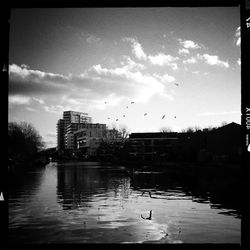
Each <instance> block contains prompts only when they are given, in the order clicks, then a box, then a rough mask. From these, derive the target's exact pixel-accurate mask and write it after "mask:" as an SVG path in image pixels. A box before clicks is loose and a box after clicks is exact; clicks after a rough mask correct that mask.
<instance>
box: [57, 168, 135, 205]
mask: <svg viewBox="0 0 250 250" xmlns="http://www.w3.org/2000/svg"><path fill="white" fill-rule="evenodd" d="M94 166H95V167H94V168H92V167H90V164H89V163H86V165H83V164H82V163H81V165H79V166H77V165H71V167H67V166H63V165H61V166H60V168H58V170H57V198H58V203H59V204H61V205H62V207H63V209H74V208H79V206H83V207H92V206H95V204H96V203H95V202H96V194H100V193H102V194H103V195H106V196H107V197H110V196H111V195H113V197H121V199H124V198H128V197H129V194H130V178H129V177H128V176H127V175H121V174H120V172H118V173H117V174H114V171H112V170H110V169H108V168H107V169H106V171H103V166H102V167H101V168H98V165H94ZM113 197H111V199H112V200H113ZM93 200H94V201H95V202H92V201H93ZM95 208H96V207H95Z"/></svg>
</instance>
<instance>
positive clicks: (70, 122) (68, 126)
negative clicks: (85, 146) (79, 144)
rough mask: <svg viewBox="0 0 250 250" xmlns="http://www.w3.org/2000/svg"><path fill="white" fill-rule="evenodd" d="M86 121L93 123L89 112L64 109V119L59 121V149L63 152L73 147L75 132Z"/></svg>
mask: <svg viewBox="0 0 250 250" xmlns="http://www.w3.org/2000/svg"><path fill="white" fill-rule="evenodd" d="M86 123H92V118H91V117H89V116H88V114H87V113H83V112H76V111H64V112H63V119H59V120H58V122H57V150H58V151H59V152H63V151H65V150H68V149H71V148H72V146H73V144H74V139H73V132H74V131H76V130H77V129H79V128H81V125H82V124H86Z"/></svg>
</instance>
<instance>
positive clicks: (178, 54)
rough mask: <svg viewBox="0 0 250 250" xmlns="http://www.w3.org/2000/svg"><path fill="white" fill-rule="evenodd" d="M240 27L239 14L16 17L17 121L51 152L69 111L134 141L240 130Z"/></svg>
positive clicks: (12, 57) (62, 12)
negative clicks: (195, 129) (142, 136)
mask: <svg viewBox="0 0 250 250" xmlns="http://www.w3.org/2000/svg"><path fill="white" fill-rule="evenodd" d="M239 25H240V9H239V7H216V8H212V7H210V8H209V7H206V8H165V7H164V8H163V7H162V8H113V9H112V8H100V9H98V8H92V9H88V8H84V9H80V8H77V9H67V8H65V9H12V10H11V19H10V46H9V121H27V122H30V123H32V124H33V125H34V126H35V127H36V129H37V130H38V131H39V132H40V134H41V135H42V136H43V138H44V141H46V143H47V146H48V147H51V146H55V145H56V122H57V120H58V119H60V118H62V113H63V111H65V110H74V111H82V112H87V113H88V114H89V116H91V117H92V118H93V122H94V123H106V124H107V125H108V126H109V127H110V128H111V127H114V126H115V127H116V128H120V127H122V126H125V127H126V128H127V129H128V130H129V131H130V132H141V131H150V132H154V131H160V129H161V128H163V127H168V128H172V130H175V131H180V130H181V129H183V128H187V127H189V126H199V127H201V128H204V127H207V126H219V125H220V124H221V123H222V122H223V121H226V122H233V121H234V122H237V123H240V105H241V96H240V91H241V79H240V28H239ZM131 102H134V103H132V104H131ZM146 113H147V114H146ZM164 115H165V117H164V118H163V116H164ZM162 118H163V119H162ZM117 119H118V120H117Z"/></svg>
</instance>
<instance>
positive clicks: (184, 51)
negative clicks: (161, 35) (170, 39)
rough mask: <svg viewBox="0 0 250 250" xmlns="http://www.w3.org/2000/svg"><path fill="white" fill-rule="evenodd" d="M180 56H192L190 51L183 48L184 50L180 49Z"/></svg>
mask: <svg viewBox="0 0 250 250" xmlns="http://www.w3.org/2000/svg"><path fill="white" fill-rule="evenodd" d="M178 54H179V55H188V54H190V51H189V50H188V49H185V48H182V49H179V51H178Z"/></svg>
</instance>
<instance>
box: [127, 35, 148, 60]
mask: <svg viewBox="0 0 250 250" xmlns="http://www.w3.org/2000/svg"><path fill="white" fill-rule="evenodd" d="M123 41H128V42H131V46H132V53H133V54H134V55H135V57H136V58H137V59H139V60H144V61H146V60H147V55H146V53H145V52H144V50H143V47H142V45H141V44H140V43H139V42H138V41H137V40H136V39H135V38H131V37H126V38H124V39H123Z"/></svg>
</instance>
